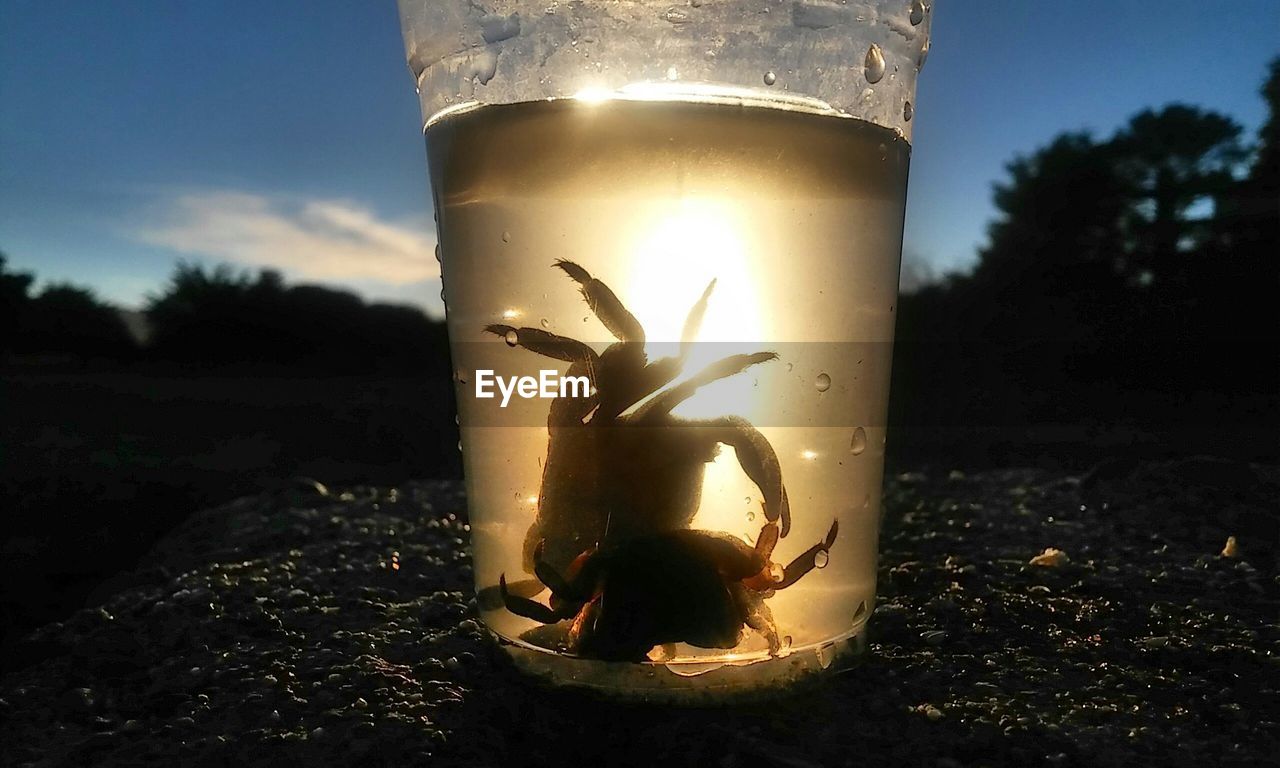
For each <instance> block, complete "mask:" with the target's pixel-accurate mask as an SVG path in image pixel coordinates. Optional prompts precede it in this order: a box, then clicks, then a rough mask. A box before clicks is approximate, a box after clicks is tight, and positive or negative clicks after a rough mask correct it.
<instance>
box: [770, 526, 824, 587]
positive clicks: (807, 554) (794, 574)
mask: <svg viewBox="0 0 1280 768" xmlns="http://www.w3.org/2000/svg"><path fill="white" fill-rule="evenodd" d="M839 531H840V521H839V520H834V521H832V523H831V530H829V531H827V537H826V539H824V540H823V541H821V542H820V543H818V544H814V545H813V546H812V547H809V548H808V549H806V550H805V551H804V552H803V553H801V555H800V556H799V557H797V558H796V559H795V560H792V561H791V562H789V563H787V566H786V568H783V569H782V579H781V580H780V581H778V582H776V583H775V584H774V585H773V588H774V589H786V588H787V587H789V586H791V585H792V584H795V583H796V582H797V581H799V580H800V577H801V576H804V575H805V574H806V573H808V572H809V571H811V570H813V569H814V568H815V567H816V566H817V564H818V561H817V557H818V553H819V552H829V551H830V550H831V545H832V544H834V543H835V541H836V534H837V533H839Z"/></svg>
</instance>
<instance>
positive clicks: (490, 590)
mask: <svg viewBox="0 0 1280 768" xmlns="http://www.w3.org/2000/svg"><path fill="white" fill-rule="evenodd" d="M546 588H547V585H546V584H543V583H542V582H540V581H538V580H537V579H521V580H520V581H513V582H511V583H510V584H508V585H507V592H509V593H511V594H512V595H514V596H516V597H537V596H538V595H540V594H541V593H542V592H543V591H544V590H545V589H546ZM476 604H477V605H478V606H480V610H482V611H496V610H497V609H499V608H501V607H502V605H503V597H502V589H501V586H500V585H498V584H494V585H493V586H490V587H485V588H484V589H481V590H480V591H479V592H477V593H476Z"/></svg>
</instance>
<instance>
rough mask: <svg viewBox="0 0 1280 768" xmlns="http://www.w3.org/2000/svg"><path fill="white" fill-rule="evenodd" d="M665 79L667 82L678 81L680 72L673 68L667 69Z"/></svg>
mask: <svg viewBox="0 0 1280 768" xmlns="http://www.w3.org/2000/svg"><path fill="white" fill-rule="evenodd" d="M667 79H668V80H679V79H680V72H679V70H677V69H676V68H675V67H667Z"/></svg>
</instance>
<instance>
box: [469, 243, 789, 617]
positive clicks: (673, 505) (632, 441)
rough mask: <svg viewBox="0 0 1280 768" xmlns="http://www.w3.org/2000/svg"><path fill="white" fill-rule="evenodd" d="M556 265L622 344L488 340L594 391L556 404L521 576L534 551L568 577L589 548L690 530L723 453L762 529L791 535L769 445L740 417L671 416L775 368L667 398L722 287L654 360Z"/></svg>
mask: <svg viewBox="0 0 1280 768" xmlns="http://www.w3.org/2000/svg"><path fill="white" fill-rule="evenodd" d="M553 266H554V267H555V268H556V269H560V270H562V271H563V272H564V273H565V274H566V275H568V276H569V277H570V278H571V279H573V280H574V281H575V282H576V283H577V284H578V287H579V289H580V290H581V293H582V296H583V298H584V299H585V300H586V303H587V305H588V306H589V307H590V309H591V311H592V312H593V313H594V314H595V315H596V317H598V318H599V319H600V321H601V323H602V324H603V325H604V327H605V328H606V329H608V330H609V332H610V333H611V334H612V335H613V336H614V337H615V338H616V339H617V341H616V342H613V343H611V344H610V345H609V346H608V347H607V348H606V349H605V350H604V351H603V352H599V353H597V352H596V351H595V350H594V349H592V348H591V347H590V346H588V345H587V344H585V343H583V342H581V341H578V340H575V339H571V338H567V337H564V336H560V335H557V334H554V333H551V332H549V331H546V330H543V329H541V328H515V327H512V326H509V325H501V324H494V325H489V326H487V327H486V329H485V330H486V331H487V332H489V333H492V334H495V335H498V336H501V337H503V338H505V340H506V341H507V343H508V344H512V345H513V346H518V347H521V348H523V349H525V350H528V351H530V352H534V353H536V354H539V355H542V356H544V357H549V358H553V359H556V360H561V361H563V362H567V363H569V369H568V372H567V373H566V376H586V377H587V378H588V379H589V381H590V382H591V385H592V390H593V391H592V393H591V394H590V395H589V396H588V397H579V398H570V397H560V398H556V399H555V400H553V401H552V404H551V408H550V412H549V414H548V416H547V430H548V435H549V437H548V445H547V457H546V461H545V463H544V465H543V471H542V486H541V490H540V493H539V496H538V508H537V516H536V519H535V520H534V522H533V524H532V525H531V526H530V527H529V530H528V532H527V534H526V536H525V540H524V546H523V552H522V556H523V565H524V569H525V571H526V572H528V573H530V574H532V573H534V572H535V565H536V563H535V560H536V559H535V548H537V547H541V555H540V556H541V562H542V563H543V564H544V565H543V569H544V570H546V568H547V567H550V568H553V569H556V570H561V571H563V570H564V569H566V568H568V567H569V565H570V563H571V562H572V561H573V560H574V558H576V557H577V556H578V555H579V554H580V553H582V552H584V551H586V550H587V549H589V548H591V547H594V546H597V545H607V544H612V543H614V542H621V541H626V540H628V539H633V538H637V537H643V536H650V535H653V534H658V533H663V532H668V531H678V530H682V529H688V528H689V526H690V525H691V523H692V521H693V518H694V515H695V514H696V513H697V511H698V506H699V504H700V503H701V496H702V483H703V477H704V474H705V470H706V465H707V464H708V463H709V462H711V461H713V460H714V459H715V457H716V455H717V454H718V452H719V450H720V446H722V445H728V446H730V447H732V448H733V449H734V452H735V454H736V456H737V460H738V463H739V464H740V465H741V467H742V469H743V471H744V472H745V473H746V475H747V476H748V478H750V480H751V481H752V482H753V483H755V485H756V487H757V488H759V490H760V493H761V496H762V497H763V511H764V516H765V518H766V520H768V521H769V522H770V523H776V524H777V525H778V526H779V528H778V535H779V536H786V535H787V532H788V531H789V529H790V526H791V516H790V509H789V504H788V502H787V492H786V488H785V487H784V486H783V483H782V470H781V467H780V465H779V463H778V457H777V454H776V453H775V452H774V450H773V447H772V446H771V445H770V444H769V441H768V440H766V439H765V437H764V435H762V434H761V433H760V432H759V430H757V429H756V428H755V427H753V426H752V425H751V424H750V423H748V422H747V421H746V419H743V418H741V417H739V416H722V417H718V418H706V419H686V418H681V417H679V416H676V415H673V414H672V412H671V411H672V409H673V408H675V407H676V406H678V405H679V404H680V403H682V402H684V401H685V400H686V399H688V398H689V397H690V396H692V395H693V394H694V393H695V392H696V391H697V390H698V389H699V388H700V387H703V386H705V385H707V384H710V383H711V382H713V381H717V380H719V379H724V378H727V377H730V376H734V375H737V374H739V373H742V372H743V371H745V370H746V369H748V368H749V367H751V366H754V365H758V364H760V363H764V362H768V361H770V360H775V359H777V355H776V354H774V353H773V352H756V353H752V354H736V355H730V356H728V357H725V358H722V359H720V360H717V361H715V362H713V363H710V364H709V365H707V366H706V367H704V368H703V369H702V370H700V371H699V372H697V373H695V374H694V375H692V376H690V377H688V378H687V379H684V380H683V381H681V382H679V383H677V384H675V385H673V386H670V387H668V385H669V384H671V383H672V382H673V381H674V380H675V379H676V378H677V377H678V376H679V375H680V374H681V373H682V371H683V368H684V365H685V361H686V359H687V358H688V356H689V353H690V351H691V349H692V345H693V341H694V339H695V338H696V337H697V335H698V331H699V328H700V327H701V324H702V318H703V316H704V314H705V313H706V310H707V302H708V300H709V299H710V297H711V292H712V290H713V289H714V288H715V280H712V281H711V283H710V284H709V285H707V287H706V290H704V291H703V292H702V296H701V297H700V298H699V299H698V300H697V302H696V303H695V304H694V305H693V307H692V309H691V310H690V311H689V314H688V316H687V318H686V320H685V323H684V329H683V332H682V338H681V342H680V346H679V351H678V353H677V354H675V355H673V356H670V357H664V358H661V359H658V360H654V361H650V360H649V359H648V356H647V355H646V353H645V349H644V346H645V331H644V328H643V327H642V326H641V325H640V322H639V321H638V320H636V318H635V317H634V316H633V315H632V314H631V312H630V311H628V310H627V308H626V307H625V306H624V305H623V304H622V302H621V301H620V300H619V299H618V297H617V296H616V295H615V294H614V292H613V291H612V290H611V289H610V288H609V286H607V285H605V284H604V283H603V282H601V281H600V280H599V279H597V278H595V277H593V276H592V275H591V274H590V273H589V272H588V271H587V270H586V269H584V268H583V267H581V266H580V265H578V264H576V263H574V262H571V261H563V260H561V261H557V262H555V264H554V265H553ZM664 387H668V388H666V389H664ZM530 586H532V588H533V590H534V591H533V592H532V593H531V594H536V592H537V591H540V590H541V585H539V584H538V583H537V582H533V580H527V581H526V582H525V585H524V587H523V588H522V589H523V590H524V591H525V592H527V591H528V588H529V587H530Z"/></svg>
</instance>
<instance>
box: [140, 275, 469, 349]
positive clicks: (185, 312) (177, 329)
mask: <svg viewBox="0 0 1280 768" xmlns="http://www.w3.org/2000/svg"><path fill="white" fill-rule="evenodd" d="M147 318H148V320H149V322H150V324H151V330H152V341H151V354H152V355H153V356H154V357H155V358H156V359H160V360H170V361H177V362H182V363H185V364H189V365H196V366H207V367H222V366H241V367H244V366H249V367H254V366H256V367H269V368H300V369H305V370H308V371H312V372H330V373H361V372H369V371H382V372H419V371H432V372H437V373H439V372H447V370H448V362H447V361H448V340H447V335H446V334H445V331H444V326H443V323H440V322H438V321H434V320H432V319H431V318H429V317H427V315H426V314H425V313H423V312H422V311H421V310H419V309H416V308H414V307H409V306H392V305H385V304H373V305H370V304H366V303H365V302H364V301H363V300H362V299H361V298H360V297H359V296H357V295H356V294H354V293H351V292H348V291H342V290H336V289H333V288H327V287H323V286H317V285H296V286H287V285H285V283H284V280H283V278H282V277H281V275H280V274H279V273H278V272H274V271H271V270H264V271H263V272H261V273H259V274H258V276H257V277H256V278H254V277H250V276H249V275H248V274H247V273H245V272H237V271H235V270H233V269H231V268H230V267H227V266H218V267H215V268H213V269H205V268H204V267H201V266H199V265H195V264H188V263H180V264H179V265H178V266H177V267H176V269H175V270H174V273H173V276H172V277H171V278H170V281H169V284H168V286H167V287H166V289H165V290H164V291H163V292H162V293H161V294H159V295H157V296H153V297H151V298H150V299H149V301H148V305H147Z"/></svg>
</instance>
